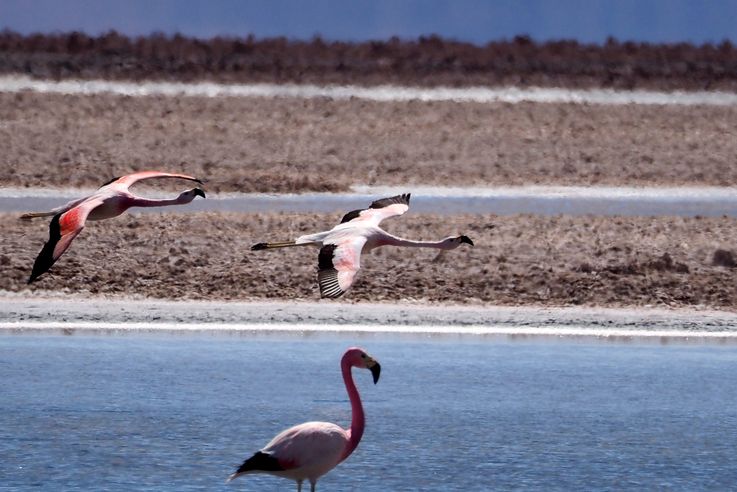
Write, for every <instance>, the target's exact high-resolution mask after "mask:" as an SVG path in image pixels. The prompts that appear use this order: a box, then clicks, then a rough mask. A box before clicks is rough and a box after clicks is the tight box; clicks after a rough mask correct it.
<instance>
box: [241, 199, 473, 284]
mask: <svg viewBox="0 0 737 492" xmlns="http://www.w3.org/2000/svg"><path fill="white" fill-rule="evenodd" d="M409 198H410V194H409V193H405V194H403V195H397V196H393V197H390V198H382V199H381V200H376V201H374V202H373V203H371V205H370V206H369V208H367V209H363V210H353V211H352V212H348V213H347V214H345V216H343V220H341V221H340V224H338V225H337V226H335V227H333V228H332V229H330V230H329V231H323V232H318V233H316V234H307V235H305V236H300V237H298V238H297V239H296V240H294V241H283V242H278V243H258V244H254V245H253V246H251V250H252V251H258V250H262V249H272V248H287V247H292V246H317V247H319V248H320V254H319V255H318V260H317V264H318V272H317V281H318V284H319V285H320V296H321V297H323V298H337V297H340V296H342V295H343V294H345V292H346V291H347V290H348V289H349V288H350V287H351V285H352V284H353V281H354V280H355V278H356V273H358V269H359V268H360V257H361V253H362V252H364V251H366V252H369V251H371V250H372V249H374V248H378V247H380V246H388V245H390V246H404V247H409V248H435V249H441V250H450V249H455V248H457V247H458V246H460V245H461V244H463V243H466V244H470V245H471V246H473V241H471V239H470V238H469V237H468V236H463V235H461V236H450V237H446V238H445V239H441V240H440V241H413V240H411V239H403V238H401V237H397V236H394V235H392V234H389V233H388V232H386V231H384V230H383V229H381V228H380V227H379V223H380V222H381V221H382V220H384V219H388V218H389V217H396V216H399V215H402V214H404V213H405V212H406V211H407V210H409Z"/></svg>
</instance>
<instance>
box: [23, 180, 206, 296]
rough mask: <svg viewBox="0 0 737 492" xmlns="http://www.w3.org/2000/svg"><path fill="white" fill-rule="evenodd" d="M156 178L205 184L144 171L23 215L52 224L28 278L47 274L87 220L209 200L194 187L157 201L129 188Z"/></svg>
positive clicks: (24, 217)
mask: <svg viewBox="0 0 737 492" xmlns="http://www.w3.org/2000/svg"><path fill="white" fill-rule="evenodd" d="M153 178H178V179H188V180H190V181H196V182H197V183H200V184H202V181H200V180H199V179H197V178H193V177H192V176H187V175H186V174H171V173H162V172H158V171H141V172H138V173H134V174H129V175H127V176H121V177H118V178H113V179H111V180H110V181H108V182H107V183H105V184H104V185H102V186H101V187H100V188H99V189H98V190H97V191H96V192H94V193H93V194H92V195H90V196H88V197H85V198H80V199H79V200H73V201H71V202H69V203H67V204H66V205H62V206H61V207H57V208H55V209H53V210H51V211H49V212H31V213H27V214H23V215H22V216H21V219H32V218H34V217H49V216H53V219H51V224H50V225H49V240H48V241H47V242H46V244H44V247H43V249H42V250H41V252H40V253H39V254H38V257H36V261H35V262H34V264H33V270H32V272H31V276H30V278H29V279H28V283H29V284H30V283H31V282H33V281H34V280H36V279H37V278H38V277H39V276H40V275H41V274H43V273H45V272H47V271H48V270H49V268H51V265H53V264H54V262H56V260H58V259H59V257H60V256H61V255H63V254H64V252H65V251H66V250H67V249H68V248H69V245H70V244H72V240H73V239H74V238H75V237H77V235H78V234H79V233H80V232H82V229H84V225H85V221H86V220H87V219H89V220H102V219H110V218H112V217H117V216H118V215H120V214H122V213H123V212H125V211H126V210H128V209H129V208H130V207H162V206H166V205H184V204H186V203H189V202H191V201H192V200H194V199H195V197H196V196H201V197H202V198H204V197H205V192H204V191H202V190H201V189H200V188H192V189H191V190H187V191H185V192H183V193H181V194H180V195H179V196H178V197H177V198H172V199H165V200H156V199H149V198H143V197H139V196H136V195H133V194H132V193H131V192H129V191H128V188H129V187H130V186H131V185H132V184H134V183H136V182H138V181H141V180H144V179H153Z"/></svg>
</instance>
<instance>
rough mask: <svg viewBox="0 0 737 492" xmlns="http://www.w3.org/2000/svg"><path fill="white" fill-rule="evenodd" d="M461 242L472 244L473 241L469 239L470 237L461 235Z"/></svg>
mask: <svg viewBox="0 0 737 492" xmlns="http://www.w3.org/2000/svg"><path fill="white" fill-rule="evenodd" d="M461 242H462V243H466V244H470V245H471V246H473V241H471V238H470V237H468V236H461Z"/></svg>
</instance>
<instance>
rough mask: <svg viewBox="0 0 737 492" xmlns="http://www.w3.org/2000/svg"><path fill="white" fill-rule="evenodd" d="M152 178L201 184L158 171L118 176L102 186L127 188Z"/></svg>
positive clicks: (188, 177)
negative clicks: (111, 185)
mask: <svg viewBox="0 0 737 492" xmlns="http://www.w3.org/2000/svg"><path fill="white" fill-rule="evenodd" d="M154 178H178V179H188V180H190V181H196V182H197V183H199V184H202V181H201V180H199V179H197V178H195V177H193V176H189V175H187V174H173V173H162V172H159V171H141V172H139V173H133V174H128V175H127V176H119V177H117V178H113V179H111V180H110V181H108V182H107V183H105V184H104V185H102V186H107V185H109V184H113V183H115V184H116V185H121V186H123V187H125V188H128V187H129V186H131V185H133V184H134V183H136V182H138V181H141V180H144V179H154ZM102 186H101V188H102Z"/></svg>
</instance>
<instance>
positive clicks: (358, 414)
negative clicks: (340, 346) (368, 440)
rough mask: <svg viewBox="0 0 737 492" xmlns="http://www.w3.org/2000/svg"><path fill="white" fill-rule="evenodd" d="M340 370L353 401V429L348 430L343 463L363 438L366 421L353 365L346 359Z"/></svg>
mask: <svg viewBox="0 0 737 492" xmlns="http://www.w3.org/2000/svg"><path fill="white" fill-rule="evenodd" d="M340 369H341V371H342V372H343V381H344V382H345V389H346V391H347V392H348V398H349V399H350V400H351V413H352V415H353V416H352V417H351V428H350V429H349V430H348V434H349V439H348V446H346V448H345V450H344V451H343V455H342V456H341V457H340V461H343V460H344V459H346V458H347V457H348V456H350V455H351V453H352V452H353V450H354V449H356V446H358V443H359V442H360V441H361V437H363V429H364V427H365V426H366V419H365V417H364V414H363V405H361V397H360V396H359V395H358V389H356V383H354V382H353V374H352V373H351V365H350V364H349V363H348V361H347V360H346V359H345V358H344V359H343V360H342V361H341V362H340Z"/></svg>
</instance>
